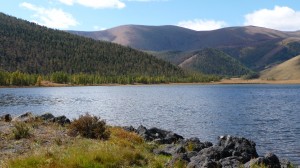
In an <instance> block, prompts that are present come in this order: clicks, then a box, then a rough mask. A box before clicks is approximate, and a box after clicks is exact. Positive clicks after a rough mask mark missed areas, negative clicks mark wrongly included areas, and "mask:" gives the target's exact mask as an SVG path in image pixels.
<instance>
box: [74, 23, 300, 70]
mask: <svg viewBox="0 0 300 168" xmlns="http://www.w3.org/2000/svg"><path fill="white" fill-rule="evenodd" d="M71 33H74V34H77V35H81V36H86V37H90V38H93V39H97V40H105V41H110V42H114V43H118V44H121V45H124V46H131V47H133V48H136V49H139V50H146V51H155V52H159V54H156V55H158V56H159V57H160V58H163V59H164V60H168V61H170V62H172V63H174V64H179V63H180V62H182V61H184V59H185V57H184V56H185V54H183V55H181V54H180V52H177V51H182V52H183V53H184V52H192V51H197V50H201V49H204V48H215V49H219V50H222V51H224V52H225V53H227V54H228V55H230V56H231V57H234V58H235V59H237V60H239V61H240V62H241V63H242V64H244V65H245V66H247V67H248V68H251V69H252V70H255V71H260V70H263V69H265V68H266V67H269V66H272V65H274V64H278V63H281V62H284V61H286V60H288V59H290V58H292V57H293V56H295V55H299V54H300V49H299V48H300V47H294V46H299V45H300V34H299V32H282V31H278V30H272V29H268V28H263V27H255V26H246V27H228V28H223V29H219V30H213V31H193V30H188V29H185V28H181V27H176V26H142V25H126V26H119V27H116V28H112V29H108V30H104V31H97V32H78V31H72V32H71Z"/></svg>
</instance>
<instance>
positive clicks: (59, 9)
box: [0, 0, 300, 31]
mask: <svg viewBox="0 0 300 168" xmlns="http://www.w3.org/2000/svg"><path fill="white" fill-rule="evenodd" d="M0 11H1V12H3V13H6V14H9V15H12V16H16V17H18V18H22V19H25V20H28V21H33V22H36V23H38V24H41V25H44V26H47V27H51V28H56V29H62V30H66V29H68V30H83V31H95V30H103V29H108V28H112V27H116V26H120V25H126V24H139V25H178V26H182V27H187V28H190V29H194V30H213V29H218V28H222V27H229V26H244V25H255V26H262V27H268V28H273V29H277V30H285V31H294V30H300V1H299V0H11V1H4V0H2V1H0Z"/></svg>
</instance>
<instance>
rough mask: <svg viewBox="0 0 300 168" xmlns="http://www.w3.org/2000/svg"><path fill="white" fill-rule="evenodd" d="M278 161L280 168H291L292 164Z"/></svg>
mask: <svg viewBox="0 0 300 168" xmlns="http://www.w3.org/2000/svg"><path fill="white" fill-rule="evenodd" d="M279 161H280V166H281V168H291V167H293V164H292V163H291V162H290V161H288V160H287V159H281V160H279Z"/></svg>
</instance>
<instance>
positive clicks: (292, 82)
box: [0, 78, 300, 88]
mask: <svg viewBox="0 0 300 168" xmlns="http://www.w3.org/2000/svg"><path fill="white" fill-rule="evenodd" d="M239 84H248V85H255V84H271V85H300V79H296V80H265V79H249V80H246V79H241V78H231V79H222V80H221V81H218V82H206V83H204V82H195V83H191V82H189V83H155V84H143V83H134V84H114V83H111V84H98V85H73V84H60V83H53V82H50V81H43V82H42V84H41V86H0V88H43V87H85V86H147V85H149V86H151V85H239Z"/></svg>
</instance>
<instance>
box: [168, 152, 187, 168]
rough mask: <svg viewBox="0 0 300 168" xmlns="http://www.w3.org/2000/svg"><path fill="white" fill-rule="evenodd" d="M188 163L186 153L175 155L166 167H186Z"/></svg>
mask: <svg viewBox="0 0 300 168" xmlns="http://www.w3.org/2000/svg"><path fill="white" fill-rule="evenodd" d="M189 162H190V158H189V157H188V156H187V154H186V153H177V154H175V155H174V156H173V157H172V159H171V160H170V161H169V162H168V164H167V167H186V166H187V165H188V163H189Z"/></svg>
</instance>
